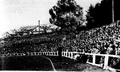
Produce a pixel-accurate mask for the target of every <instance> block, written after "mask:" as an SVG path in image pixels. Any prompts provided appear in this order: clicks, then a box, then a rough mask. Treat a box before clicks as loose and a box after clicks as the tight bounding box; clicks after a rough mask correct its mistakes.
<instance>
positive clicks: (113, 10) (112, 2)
mask: <svg viewBox="0 0 120 72" xmlns="http://www.w3.org/2000/svg"><path fill="white" fill-rule="evenodd" d="M112 22H114V0H112Z"/></svg>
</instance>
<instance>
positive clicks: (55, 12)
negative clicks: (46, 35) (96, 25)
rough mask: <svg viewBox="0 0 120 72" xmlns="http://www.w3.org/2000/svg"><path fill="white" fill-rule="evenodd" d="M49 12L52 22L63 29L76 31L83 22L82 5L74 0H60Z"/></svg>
mask: <svg viewBox="0 0 120 72" xmlns="http://www.w3.org/2000/svg"><path fill="white" fill-rule="evenodd" d="M49 13H50V15H51V18H50V20H49V21H50V23H51V24H54V25H56V26H58V27H61V30H62V31H76V30H78V29H79V27H80V26H81V24H82V22H83V10H82V7H80V6H79V5H77V4H76V2H75V1H74V0H58V2H57V5H56V6H53V7H52V8H51V9H50V10H49Z"/></svg>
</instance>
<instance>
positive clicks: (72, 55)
mask: <svg viewBox="0 0 120 72" xmlns="http://www.w3.org/2000/svg"><path fill="white" fill-rule="evenodd" d="M80 54H84V55H87V56H91V57H92V61H90V59H88V60H87V63H88V64H92V65H95V66H99V67H102V68H103V69H109V70H112V71H114V72H115V71H120V69H114V68H112V67H110V66H109V65H108V64H109V59H110V57H112V58H119V59H120V56H118V55H108V54H93V53H83V52H65V51H63V52H62V56H63V57H67V58H70V59H76V56H77V55H80ZM26 55H28V56H36V55H45V56H58V51H56V52H27V53H12V54H3V55H1V57H2V56H3V57H5V56H26ZM97 56H101V57H104V60H103V63H100V64H97V63H96V59H97Z"/></svg>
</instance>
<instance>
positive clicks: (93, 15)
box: [49, 0, 120, 33]
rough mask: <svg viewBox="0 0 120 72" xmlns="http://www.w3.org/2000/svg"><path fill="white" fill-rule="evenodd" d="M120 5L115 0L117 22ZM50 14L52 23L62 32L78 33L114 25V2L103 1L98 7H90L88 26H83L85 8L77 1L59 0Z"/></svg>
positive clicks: (87, 17)
mask: <svg viewBox="0 0 120 72" xmlns="http://www.w3.org/2000/svg"><path fill="white" fill-rule="evenodd" d="M119 3H120V1H119V0H114V12H115V13H114V14H115V21H117V20H119V19H120V16H119V15H120V14H119V13H120V11H119V8H118V7H119V5H120V4H119ZM49 14H50V15H51V18H50V19H49V21H50V23H51V24H54V25H56V26H58V27H60V28H61V31H63V32H75V33H78V32H79V31H81V30H86V29H92V28H95V27H101V26H103V25H106V24H110V23H112V0H102V1H101V2H100V3H97V4H96V5H92V4H91V5H90V7H89V9H88V10H87V14H86V21H87V23H86V26H83V23H84V22H85V20H84V19H83V7H81V6H80V5H78V4H77V3H76V1H75V0H58V2H57V4H56V5H55V6H53V7H52V8H51V9H50V10H49Z"/></svg>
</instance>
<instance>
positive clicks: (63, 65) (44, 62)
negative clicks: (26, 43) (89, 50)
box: [1, 56, 104, 71]
mask: <svg viewBox="0 0 120 72" xmlns="http://www.w3.org/2000/svg"><path fill="white" fill-rule="evenodd" d="M2 62H4V64H1V65H2V67H1V68H2V70H20V71H21V70H33V71H54V70H56V71H85V70H100V71H104V70H102V69H101V68H99V67H96V66H92V65H89V64H84V63H80V62H75V61H74V60H71V59H69V58H65V57H62V62H61V61H59V58H58V57H45V56H17V57H16V56H14V57H8V58H4V61H2Z"/></svg>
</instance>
